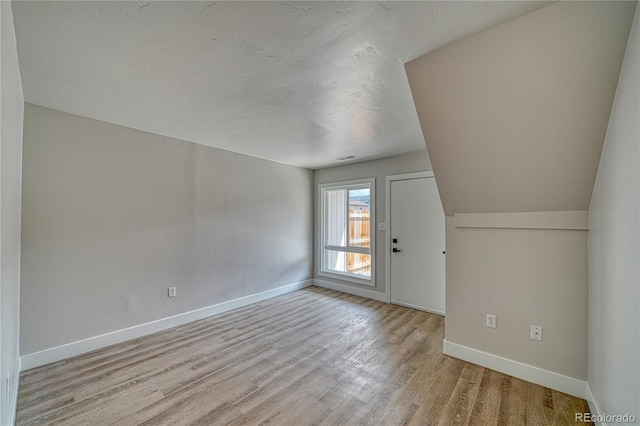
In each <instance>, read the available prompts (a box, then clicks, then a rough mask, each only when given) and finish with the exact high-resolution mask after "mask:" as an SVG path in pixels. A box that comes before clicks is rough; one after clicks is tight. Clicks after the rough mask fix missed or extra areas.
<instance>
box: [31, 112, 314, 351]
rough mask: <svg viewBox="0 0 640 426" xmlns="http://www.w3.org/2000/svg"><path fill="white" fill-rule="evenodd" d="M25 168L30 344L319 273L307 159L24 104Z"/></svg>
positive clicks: (48, 343)
mask: <svg viewBox="0 0 640 426" xmlns="http://www.w3.org/2000/svg"><path fill="white" fill-rule="evenodd" d="M23 179H24V186H23V194H24V197H23V222H22V259H23V262H22V288H21V297H22V300H21V336H20V338H21V339H20V349H21V353H22V354H29V353H33V352H36V351H40V350H43V349H47V348H51V347H55V346H58V345H62V344H65V343H70V342H73V341H77V340H80V339H84V338H88V337H92V336H96V335H100V334H103V333H106V332H110V331H114V330H119V329H123V328H126V327H130V326H134V325H137V324H141V323H145V322H148V321H152V320H157V319H160V318H164V317H168V316H171V315H176V314H179V313H183V312H187V311H190V310H194V309H197V308H202V307H205V306H210V305H213V304H217V303H220V302H224V301H228V300H232V299H236V298H239V297H243V296H247V295H251V294H255V293H258V292H262V291H265V290H269V289H273V288H276V287H280V286H283V285H287V284H292V283H295V282H299V281H303V280H305V279H308V278H309V277H310V275H311V267H312V264H311V259H312V229H313V224H312V219H313V215H312V204H313V201H312V194H313V191H312V172H311V171H309V170H305V169H300V168H295V167H290V166H285V165H282V164H278V163H274V162H270V161H265V160H260V159H256V158H253V157H248V156H244V155H240V154H235V153H231V152H228V151H223V150H219V149H214V148H209V147H204V146H201V145H197V144H193V143H188V142H184V141H179V140H175V139H171V138H167V137H161V136H158V135H154V134H150V133H145V132H141V131H137V130H133V129H130V128H125V127H121V126H116V125H113V124H109V123H105V122H100V121H96V120H91V119H88V118H84V117H79V116H75V115H71V114H67V113H63V112H60V111H56V110H51V109H47V108H43V107H39V106H34V105H30V104H26V105H25V135H24V175H23ZM172 285H173V286H176V287H177V293H178V296H177V297H176V298H174V299H169V298H167V288H168V287H169V286H172Z"/></svg>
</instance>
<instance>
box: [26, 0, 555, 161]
mask: <svg viewBox="0 0 640 426" xmlns="http://www.w3.org/2000/svg"><path fill="white" fill-rule="evenodd" d="M13 5H14V7H15V13H14V19H15V23H16V35H17V41H18V53H19V57H20V68H21V72H22V79H23V84H24V93H25V99H26V101H27V102H30V103H33V104H37V105H41V106H45V107H49V108H54V109H58V110H61V111H65V112H70V113H73V114H78V115H82V116H85V117H90V118H95V119H98V120H102V121H106V122H110V123H115V124H120V125H124V126H128V127H132V128H135V129H139V130H145V131H148V132H152V133H157V134H160V135H164V136H170V137H174V138H177V139H183V140H187V141H191V142H196V143H200V144H203V145H209V146H213V147H217V148H222V149H226V150H230V151H235V152H240V153H243V154H248V155H252V156H255V157H260V158H265V159H270V160H274V161H278V162H282V163H287V164H291V165H296V166H301V167H308V168H318V167H324V166H328V165H332V164H335V163H336V158H337V157H343V156H348V155H356V156H357V157H358V158H359V159H371V158H381V157H385V156H390V155H396V154H402V153H408V152H415V151H418V150H424V143H423V137H422V133H421V131H420V124H419V122H418V117H417V116H416V112H415V108H414V106H413V103H412V101H411V92H410V90H409V85H408V83H407V78H406V74H405V72H404V66H403V64H404V63H405V62H407V61H409V60H411V59H413V58H415V57H417V56H420V55H423V54H424V53H426V52H428V51H431V50H433V49H436V48H439V47H442V46H444V45H446V44H448V43H452V42H454V41H456V40H460V39H462V38H464V37H468V36H470V35H472V34H476V33H477V32H479V31H483V30H486V29H487V28H490V27H492V26H495V25H498V24H500V23H503V22H505V21H507V20H509V19H512V18H514V17H516V16H521V15H523V14H525V13H528V12H530V11H532V10H535V9H538V8H540V7H542V6H544V5H545V3H540V2H537V1H518V2H512V1H510V2H449V1H444V2H395V1H393V2H369V1H367V2H333V1H311V2H298V1H290V2H271V1H265V2H263V1H260V2H224V1H220V2H216V1H212V2H188V1H151V2H148V1H144V2H142V1H135V2H134V1H129V2H123V1H100V2H92V1H75V2H66V1H59V2H58V1H54V2H51V1H44V2H41V1H14V3H13Z"/></svg>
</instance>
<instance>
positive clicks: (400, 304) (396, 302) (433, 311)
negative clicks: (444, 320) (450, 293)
mask: <svg viewBox="0 0 640 426" xmlns="http://www.w3.org/2000/svg"><path fill="white" fill-rule="evenodd" d="M391 303H393V304H394V305H398V306H404V307H405V308H411V309H417V310H418V311H424V312H429V313H430V314H436V315H440V316H442V317H443V316H444V311H438V310H437V309H429V308H423V307H422V306H418V305H412V304H411V303H405V302H398V301H397V300H393V299H392V300H391Z"/></svg>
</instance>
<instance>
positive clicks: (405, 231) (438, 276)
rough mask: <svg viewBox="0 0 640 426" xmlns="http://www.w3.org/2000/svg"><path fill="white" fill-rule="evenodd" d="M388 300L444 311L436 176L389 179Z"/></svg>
mask: <svg viewBox="0 0 640 426" xmlns="http://www.w3.org/2000/svg"><path fill="white" fill-rule="evenodd" d="M389 191H390V205H391V207H390V215H391V218H390V219H391V220H390V229H389V231H388V232H390V237H391V247H390V249H391V252H390V253H389V255H390V256H391V260H390V264H389V265H390V268H391V274H390V277H391V282H390V287H391V303H395V304H398V305H403V306H408V307H411V308H415V309H420V310H424V311H428V312H433V313H437V314H441V315H444V294H445V293H444V289H445V258H444V250H445V238H444V212H443V210H442V204H441V203H440V196H439V195H438V188H437V186H436V182H435V178H433V177H426V178H419V179H406V180H392V181H391V182H390V187H389Z"/></svg>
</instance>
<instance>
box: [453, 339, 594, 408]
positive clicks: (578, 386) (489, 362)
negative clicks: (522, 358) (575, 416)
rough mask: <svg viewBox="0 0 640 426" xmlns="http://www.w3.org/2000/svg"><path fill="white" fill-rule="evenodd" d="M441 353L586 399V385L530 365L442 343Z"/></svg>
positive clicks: (580, 381) (583, 382)
mask: <svg viewBox="0 0 640 426" xmlns="http://www.w3.org/2000/svg"><path fill="white" fill-rule="evenodd" d="M442 352H443V353H444V354H445V355H449V356H452V357H455V358H459V359H461V360H463V361H467V362H471V363H473V364H478V365H481V366H483V367H486V368H490V369H492V370H495V371H499V372H501V373H504V374H508V375H509V376H513V377H517V378H519V379H522V380H526V381H528V382H531V383H535V384H538V385H541V386H545V387H548V388H551V389H554V390H557V391H560V392H564V393H568V394H569V395H573V396H577V397H578V398H582V399H586V396H587V390H586V389H587V383H586V382H585V381H582V380H578V379H574V378H572V377H568V376H565V375H562V374H558V373H554V372H553V371H548V370H543V369H542V368H538V367H534V366H532V365H528V364H523V363H521V362H518V361H514V360H512V359H508V358H503V357H501V356H498V355H493V354H490V353H487V352H483V351H479V350H477V349H473V348H469V347H466V346H462V345H459V344H457V343H453V342H448V341H447V340H444V341H443V344H442Z"/></svg>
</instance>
